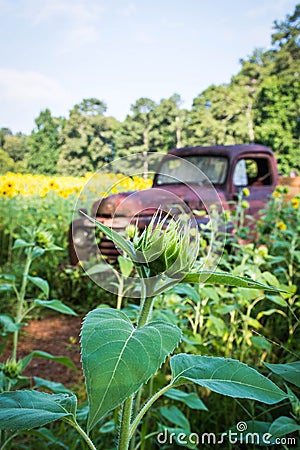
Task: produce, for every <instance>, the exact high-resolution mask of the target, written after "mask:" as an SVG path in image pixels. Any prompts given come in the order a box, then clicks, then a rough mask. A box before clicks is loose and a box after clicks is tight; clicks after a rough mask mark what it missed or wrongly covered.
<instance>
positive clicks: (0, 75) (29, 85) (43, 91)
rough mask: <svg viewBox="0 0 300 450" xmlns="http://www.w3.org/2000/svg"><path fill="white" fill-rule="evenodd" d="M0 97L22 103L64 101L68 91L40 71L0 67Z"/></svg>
mask: <svg viewBox="0 0 300 450" xmlns="http://www.w3.org/2000/svg"><path fill="white" fill-rule="evenodd" d="M0 97H1V98H2V99H6V100H11V101H18V102H22V103H24V102H35V101H37V100H38V101H41V102H47V101H53V99H59V100H61V101H65V100H66V99H67V98H68V93H67V92H66V90H65V89H64V88H63V87H62V86H61V84H59V82H57V81H56V80H54V79H53V78H51V77H49V76H46V75H44V74H42V73H39V72H33V71H23V72H22V71H17V70H13V69H0Z"/></svg>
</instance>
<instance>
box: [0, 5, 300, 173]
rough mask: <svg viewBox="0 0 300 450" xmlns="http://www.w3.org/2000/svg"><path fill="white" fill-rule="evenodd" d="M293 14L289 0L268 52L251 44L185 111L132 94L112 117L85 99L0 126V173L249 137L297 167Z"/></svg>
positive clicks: (298, 73) (78, 168) (299, 136)
mask: <svg viewBox="0 0 300 450" xmlns="http://www.w3.org/2000/svg"><path fill="white" fill-rule="evenodd" d="M299 19H300V4H297V5H296V7H295V10H294V12H293V13H292V14H289V15H287V16H286V17H285V19H284V20H282V21H275V22H274V27H273V29H274V33H273V34H272V35H271V46H270V49H268V50H266V51H264V50H262V49H255V50H254V51H253V53H252V54H251V55H250V56H249V57H247V58H246V59H243V60H241V61H240V63H241V69H240V71H239V72H238V73H237V74H236V75H234V76H233V77H232V78H231V80H230V82H229V83H227V84H222V85H211V86H209V87H208V88H207V89H205V90H204V91H203V92H201V93H200V94H199V95H198V96H197V97H196V98H194V100H193V103H192V106H191V108H190V109H185V108H183V107H182V104H183V102H182V99H181V97H180V95H178V94H174V95H172V96H171V97H170V98H167V99H162V100H160V102H158V103H157V102H155V101H153V100H151V99H150V98H140V99H138V100H137V101H136V102H135V103H134V104H133V105H131V107H130V111H129V113H128V115H127V116H126V118H125V120H124V121H122V122H120V121H118V120H116V119H115V118H114V117H107V116H106V115H105V113H106V111H107V105H106V104H105V103H104V102H103V101H102V100H100V99H97V98H89V99H83V100H82V101H81V102H80V103H79V104H76V105H75V106H74V107H73V108H72V109H71V110H70V112H69V116H68V117H67V118H65V117H53V116H52V114H51V111H50V110H49V109H48V108H47V109H45V110H44V111H41V113H40V114H39V116H38V117H37V118H36V119H35V127H34V129H33V130H32V132H31V134H30V135H24V134H22V133H16V134H13V133H12V132H11V130H10V129H8V128H5V127H2V128H0V171H1V172H2V173H5V172H6V171H8V170H10V171H15V172H30V173H44V174H53V175H54V174H62V175H83V174H84V173H85V172H89V171H90V172H93V171H95V170H98V169H99V168H101V165H103V164H105V163H107V162H109V161H111V160H113V159H115V158H119V157H122V156H126V155H129V154H132V153H136V152H139V153H143V154H144V155H147V153H148V152H167V151H168V150H169V149H170V148H174V147H185V146H194V145H214V144H219V145H229V144H240V143H252V142H256V143H260V144H263V145H267V146H269V147H271V148H272V149H273V150H274V151H275V154H276V156H277V160H278V163H279V170H280V172H281V173H282V174H284V175H286V174H289V173H290V172H291V171H297V172H300V95H299V94H300V65H299V61H300V37H299V36H300V20H299Z"/></svg>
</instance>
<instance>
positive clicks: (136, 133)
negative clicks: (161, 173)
mask: <svg viewBox="0 0 300 450" xmlns="http://www.w3.org/2000/svg"><path fill="white" fill-rule="evenodd" d="M156 106H157V105H156V103H155V102H154V101H153V100H151V99H150V98H146V97H142V98H140V99H138V100H137V101H136V102H135V103H134V104H132V105H131V107H130V111H131V114H130V115H127V117H126V119H125V121H124V123H123V124H122V125H121V126H120V127H119V129H118V131H117V135H116V156H117V157H123V156H127V155H130V154H134V153H142V155H143V159H144V167H143V174H144V177H147V176H148V169H149V167H148V153H149V152H150V151H155V149H154V147H152V145H151V141H152V134H153V133H154V131H155V123H154V121H153V111H154V109H155V108H156Z"/></svg>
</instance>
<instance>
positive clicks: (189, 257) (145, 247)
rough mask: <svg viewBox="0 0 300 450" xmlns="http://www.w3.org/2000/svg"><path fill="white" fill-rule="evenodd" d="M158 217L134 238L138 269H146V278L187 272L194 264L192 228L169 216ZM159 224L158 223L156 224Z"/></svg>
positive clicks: (155, 216) (171, 275)
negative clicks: (159, 218) (139, 267)
mask: <svg viewBox="0 0 300 450" xmlns="http://www.w3.org/2000/svg"><path fill="white" fill-rule="evenodd" d="M157 218H158V214H155V215H154V216H153V218H152V220H151V222H150V224H149V225H148V227H147V228H146V229H145V230H144V231H143V233H142V234H141V236H139V237H137V236H136V237H135V239H134V241H133V245H134V247H135V250H136V253H137V256H138V261H137V265H138V266H143V267H144V268H145V269H146V273H147V276H149V277H152V276H156V275H159V274H162V273H166V274H167V275H168V276H170V277H174V276H175V275H176V276H178V275H179V274H182V273H186V272H187V271H189V270H190V269H191V268H192V266H193V265H194V262H195V259H196V256H197V255H195V251H194V249H195V246H193V249H192V247H191V245H192V238H193V236H192V233H191V227H190V226H189V224H188V223H184V224H181V223H180V222H178V221H175V220H174V219H173V218H171V217H170V216H169V215H166V216H165V217H164V218H163V219H162V220H158V221H157ZM156 222H157V223H156Z"/></svg>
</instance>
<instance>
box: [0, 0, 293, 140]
mask: <svg viewBox="0 0 300 450" xmlns="http://www.w3.org/2000/svg"><path fill="white" fill-rule="evenodd" d="M298 1H299V0H294V1H292V0H160V1H158V0H0V17H1V27H0V54H1V59H0V127H4V126H7V127H9V128H10V129H11V130H12V131H13V132H17V131H22V132H24V133H29V132H30V131H31V130H32V129H33V128H34V119H35V118H36V117H37V116H38V115H39V113H40V111H41V110H43V109H45V108H49V109H50V110H51V112H52V114H53V115H55V116H59V115H61V116H68V112H69V110H70V109H71V108H72V106H73V105H74V104H76V103H79V102H80V101H81V100H82V99H83V98H89V97H96V98H99V99H101V100H103V101H104V102H105V103H106V104H107V106H108V110H107V113H106V114H107V115H112V116H114V117H116V118H117V119H119V120H123V119H124V118H125V116H126V114H128V113H129V110H130V105H131V104H133V103H135V101H136V100H137V99H138V98H140V97H149V98H151V99H153V100H155V101H157V102H159V101H160V100H161V99H162V98H168V97H170V96H171V95H172V94H174V93H177V94H179V95H180V96H181V97H182V99H183V101H184V103H183V107H186V108H189V107H190V106H191V103H192V100H193V98H195V97H196V96H197V95H199V94H200V93H201V92H202V91H203V90H204V89H205V88H207V87H208V86H209V85H211V84H221V83H227V82H229V81H230V78H231V76H232V75H234V74H236V73H237V72H238V71H239V69H240V63H239V61H240V59H241V58H247V56H249V55H250V54H251V53H252V51H253V50H254V49H255V48H263V49H267V48H268V47H269V46H270V44H271V34H272V27H273V22H274V20H279V21H281V20H283V19H284V18H285V16H286V15H287V14H291V13H292V12H293V11H294V9H295V6H296V4H297V3H298Z"/></svg>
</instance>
